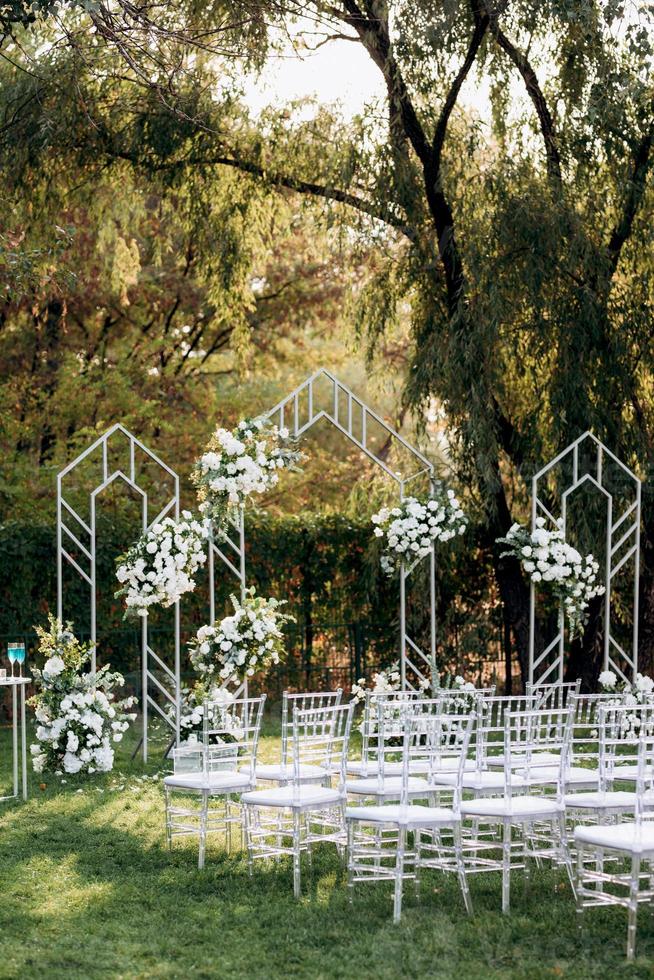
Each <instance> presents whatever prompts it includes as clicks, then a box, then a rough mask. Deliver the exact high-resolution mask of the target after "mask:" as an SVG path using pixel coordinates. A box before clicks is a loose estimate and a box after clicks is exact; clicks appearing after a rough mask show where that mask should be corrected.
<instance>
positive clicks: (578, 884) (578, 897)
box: [573, 841, 584, 937]
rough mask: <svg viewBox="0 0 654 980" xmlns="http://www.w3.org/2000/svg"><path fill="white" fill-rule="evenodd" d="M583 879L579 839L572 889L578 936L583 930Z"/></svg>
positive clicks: (581, 851)
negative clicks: (574, 879)
mask: <svg viewBox="0 0 654 980" xmlns="http://www.w3.org/2000/svg"><path fill="white" fill-rule="evenodd" d="M583 880H584V845H583V844H582V842H581V841H578V843H577V875H576V881H575V887H574V889H573V891H574V895H575V902H576V908H577V932H578V934H579V937H581V936H582V935H583V930H584V896H583V887H584V885H583Z"/></svg>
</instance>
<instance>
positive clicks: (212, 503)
mask: <svg viewBox="0 0 654 980" xmlns="http://www.w3.org/2000/svg"><path fill="white" fill-rule="evenodd" d="M302 459H303V454H302V453H301V452H299V451H298V450H297V449H295V448H294V446H293V445H292V444H291V443H290V442H289V433H288V429H279V428H278V427H277V426H276V425H273V424H272V422H270V421H269V420H268V419H265V418H254V419H243V420H242V421H241V422H239V423H238V425H237V427H236V429H234V430H233V431H229V429H216V431H215V432H214V434H213V436H212V437H211V440H210V442H209V445H208V447H207V451H206V452H205V453H204V454H203V455H202V456H201V457H200V459H199V460H198V461H197V462H196V464H195V467H194V469H193V473H192V474H191V479H192V481H193V483H194V484H195V486H196V487H197V490H198V499H199V501H200V512H201V513H202V514H203V515H204V516H205V517H207V518H209V519H210V520H212V521H213V522H214V525H215V526H216V528H218V529H220V528H222V527H224V526H225V523H226V522H227V520H228V518H229V514H230V511H231V510H233V509H234V508H237V507H239V506H241V505H242V504H244V503H245V501H246V500H247V499H248V497H250V495H251V494H254V493H257V494H260V493H265V492H266V491H267V490H270V489H271V488H272V487H274V486H276V485H277V483H278V482H279V473H280V471H281V470H288V469H295V468H297V466H298V464H299V463H300V461H301V460H302Z"/></svg>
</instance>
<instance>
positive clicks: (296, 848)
mask: <svg viewBox="0 0 654 980" xmlns="http://www.w3.org/2000/svg"><path fill="white" fill-rule="evenodd" d="M301 832H302V814H301V813H300V811H299V810H293V895H294V896H295V898H299V897H300V835H301Z"/></svg>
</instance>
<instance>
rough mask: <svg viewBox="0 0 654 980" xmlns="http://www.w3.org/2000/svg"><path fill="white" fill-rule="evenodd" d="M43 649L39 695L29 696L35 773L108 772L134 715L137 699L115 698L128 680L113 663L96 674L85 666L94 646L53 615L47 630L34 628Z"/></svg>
mask: <svg viewBox="0 0 654 980" xmlns="http://www.w3.org/2000/svg"><path fill="white" fill-rule="evenodd" d="M36 632H37V635H38V637H39V651H40V653H41V654H42V655H43V656H45V658H46V660H45V663H44V665H43V667H42V669H39V668H37V667H33V668H32V673H33V676H34V681H35V684H36V688H37V691H36V694H34V695H33V697H31V698H30V701H29V703H30V705H31V706H32V707H33V708H34V709H35V713H36V720H37V722H38V725H37V729H36V738H37V741H36V742H35V743H34V744H33V745H31V746H30V751H31V753H32V766H33V767H34V771H35V772H52V773H55V774H56V775H58V776H62V775H64V774H65V773H68V774H74V773H80V774H87V773H94V772H109V771H110V770H111V769H113V764H114V743H117V742H120V741H121V740H122V737H123V733H124V732H125V731H126V729H127V728H129V724H130V722H131V721H133V720H134V718H135V717H136V715H134V714H130V713H129V712H128V709H129V708H131V707H132V705H133V703H134V698H122V699H120V700H116V693H115V692H116V690H117V689H118V688H120V687H122V686H123V685H124V683H125V681H124V679H123V677H122V675H121V674H119V673H117V672H113V673H112V672H110V670H109V665H106V666H105V667H101V668H100V670H98V671H96V672H95V673H92V672H89V671H87V670H84V669H83V668H84V667H85V665H86V664H87V663H88V661H89V659H90V656H91V648H92V647H91V645H90V644H86V645H85V644H82V643H80V642H79V640H77V638H76V637H75V636H74V634H73V632H72V624H70V623H67V624H66V626H65V627H64V625H63V624H62V623H61V622H60V620H58V619H56V618H55V617H53V616H50V617H49V629H47V630H46V629H44V628H42V627H37V628H36Z"/></svg>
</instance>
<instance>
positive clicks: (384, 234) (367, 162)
mask: <svg viewBox="0 0 654 980" xmlns="http://www.w3.org/2000/svg"><path fill="white" fill-rule="evenodd" d="M171 9H172V10H173V11H174V13H173V14H171V17H173V18H175V17H176V18H177V19H178V24H181V25H182V27H183V32H182V34H177V35H176V36H175V38H174V39H173V38H172V37H171V36H170V35H168V36H167V37H165V38H163V37H161V38H160V42H161V43H160V44H159V45H158V46H157V54H158V57H159V58H160V65H159V70H158V72H155V73H154V74H153V72H152V71H151V67H152V65H151V60H152V59H151V55H150V54H149V53H148V55H147V57H146V58H145V59H144V62H141V61H139V59H138V56H136V57H135V55H134V52H133V51H132V52H131V53H130V56H129V57H128V58H125V57H124V56H122V55H121V54H120V45H119V44H116V43H114V45H113V47H112V48H111V50H112V56H113V57H116V58H118V59H119V60H120V63H121V64H122V66H123V71H122V73H121V72H119V71H118V69H117V67H116V64H117V62H114V68H113V69H112V71H113V73H114V77H113V78H112V79H111V84H112V85H114V86H115V84H116V77H115V75H116V74H119V73H120V74H121V77H126V78H127V79H129V82H124V84H125V85H126V86H127V90H129V86H130V84H131V85H132V86H133V88H132V90H131V92H132V94H131V95H130V96H128V98H127V103H125V100H123V101H121V104H120V112H117V111H114V112H113V113H112V110H111V108H110V107H109V109H106V104H105V103H102V105H101V107H100V109H99V110H98V109H93V111H92V112H91V113H90V118H91V121H92V124H91V125H89V119H88V118H87V119H84V118H83V114H82V113H80V112H79V111H78V109H79V107H78V105H75V104H73V103H72V102H71V109H70V112H71V117H70V120H69V121H68V123H67V125H66V127H65V131H66V135H67V136H68V134H69V133H70V138H71V146H74V147H75V148H76V152H80V151H79V149H78V147H80V146H81V147H83V149H82V151H81V152H82V153H83V152H86V153H87V155H88V158H89V159H91V160H95V161H98V160H100V159H104V160H107V159H108V158H113V159H118V160H123V161H125V162H127V161H129V162H131V163H135V162H136V161H137V160H139V161H145V162H146V163H147V167H148V168H149V172H150V174H152V173H156V174H159V175H161V178H162V179H165V180H167V181H169V182H174V180H175V175H176V174H179V172H180V168H184V167H189V168H192V172H193V173H197V174H198V175H199V174H200V173H204V174H209V173H211V174H214V173H219V174H221V180H222V179H223V178H224V179H229V178H227V177H226V175H233V174H234V172H238V173H240V174H242V175H247V177H248V178H250V179H251V183H250V184H248V187H249V188H250V187H253V188H254V187H256V190H254V189H253V190H252V193H257V194H261V195H263V196H264V198H265V199H266V200H267V197H266V195H267V194H269V193H270V192H271V191H277V192H279V193H280V194H283V195H286V194H287V193H288V192H289V191H291V192H295V194H296V195H299V196H300V197H301V198H302V199H304V200H311V201H314V202H322V205H323V209H324V210H323V212H322V213H323V216H324V218H325V221H326V223H327V224H330V225H331V228H332V231H333V233H335V232H336V231H337V230H340V232H341V235H342V236H345V238H346V239H347V240H348V242H349V243H351V244H353V245H354V246H358V247H359V248H360V249H361V250H363V251H366V252H367V253H368V254H369V253H370V250H371V249H373V250H374V256H375V259H374V263H373V264H372V266H371V267H370V268H369V275H367V276H366V277H365V279H364V280H363V281H362V282H361V284H360V287H359V288H358V290H356V293H357V296H356V298H357V302H356V303H355V304H354V305H353V306H352V307H351V316H352V319H353V322H354V323H355V325H356V327H357V329H358V331H359V333H360V334H361V336H362V337H365V338H366V340H367V343H368V347H369V351H370V354H371V356H374V355H375V352H376V351H378V350H379V344H380V342H381V341H382V340H383V339H384V338H386V342H388V338H389V336H391V335H392V332H393V331H394V330H397V329H398V324H399V325H400V329H406V328H407V327H408V329H409V331H410V336H411V341H412V355H411V363H410V365H409V368H408V370H407V373H406V385H405V403H406V405H407V406H410V407H411V408H412V409H413V410H414V411H416V412H417V413H418V414H419V415H421V414H422V413H423V412H424V411H425V409H426V408H427V406H433V405H434V404H436V405H438V406H441V407H442V408H443V410H444V412H445V416H446V419H447V425H448V431H449V440H450V448H451V452H452V455H453V459H454V463H455V466H456V470H457V474H458V476H459V478H460V481H461V483H462V484H463V485H464V486H466V487H467V488H468V491H469V494H470V496H471V498H472V499H473V500H475V501H476V502H478V503H479V509H480V513H481V515H482V521H483V524H484V527H485V531H484V534H483V544H484V547H485V552H486V554H487V555H489V556H492V560H493V564H494V570H495V575H496V577H497V582H498V585H499V589H500V593H501V596H502V600H503V602H504V606H505V609H506V615H507V621H508V624H509V625H510V627H511V629H512V631H513V635H514V639H515V641H516V645H517V649H518V653H519V655H520V657H521V661H522V663H523V665H524V662H525V655H526V637H527V615H526V610H527V587H526V583H525V582H524V580H523V578H522V576H521V573H520V570H519V568H518V566H517V564H516V563H515V562H512V561H511V560H501V559H500V558H499V555H498V552H497V549H494V547H493V542H494V539H495V538H496V537H497V536H498V535H499V534H502V533H505V532H506V530H507V528H508V526H509V525H510V523H511V522H512V520H513V519H515V518H520V517H523V516H525V506H526V498H527V485H526V483H525V482H524V478H525V476H527V475H528V474H530V473H532V472H533V471H534V470H535V469H537V468H538V467H539V465H540V464H541V463H542V461H543V459H544V458H547V457H549V456H550V454H552V453H553V452H554V451H556V450H558V449H560V448H562V447H563V446H564V445H565V444H566V443H567V442H569V441H570V440H571V439H572V438H574V437H576V436H578V435H579V434H580V433H581V432H582V431H584V430H585V429H587V428H591V429H592V430H593V431H594V432H595V433H596V434H597V435H598V436H600V437H601V438H603V439H604V440H605V441H606V442H607V443H608V444H609V445H610V446H611V447H612V448H613V449H614V450H615V451H616V452H617V453H618V455H620V456H621V457H622V458H624V459H625V461H626V462H627V463H629V464H632V465H633V466H635V467H636V468H637V469H639V470H640V472H641V474H642V475H648V474H650V473H651V471H652V461H653V460H654V429H653V425H654V419H653V408H652V405H653V402H652V368H653V364H652V360H653V358H654V344H652V334H651V322H652V259H651V256H652V234H653V232H652V227H653V223H652V220H651V217H652V186H651V183H652V182H651V169H652V160H653V158H654V147H653V145H652V144H653V142H654V94H653V91H652V83H651V78H652V44H653V43H654V40H653V39H654V30H653V25H652V17H653V14H652V10H651V6H650V5H649V4H646V3H644V2H637V3H633V4H629V5H626V4H624V3H618V2H616V0H602V2H601V3H596V2H594V0H553V2H547V3H544V4H533V3H530V2H527V0H516V2H514V3H511V4H495V3H491V2H489V0H448V2H447V3H442V2H435V0H393V2H383V0H342V2H340V0H337V2H333V3H329V4H325V3H322V2H321V0H305V2H302V3H295V2H291V0H289V2H284V0H282V2H277V0H275V2H271V3H261V4H257V5H256V9H255V8H254V7H253V6H252V5H248V4H238V5H234V10H238V11H239V13H240V14H241V16H242V17H243V18H244V20H245V21H247V23H248V25H249V26H250V30H248V31H245V32H244V33H243V43H242V44H240V41H239V36H238V32H231V33H230V31H229V28H228V29H227V30H226V31H225V32H223V34H222V38H221V43H222V44H223V45H231V46H232V47H231V49H230V54H231V56H232V57H231V61H230V68H229V70H230V71H231V72H232V73H233V74H235V75H236V76H237V75H238V70H239V66H240V68H241V70H245V69H247V68H250V67H252V66H256V65H259V64H261V62H262V59H263V58H264V57H265V54H266V51H267V46H268V45H270V44H271V43H273V42H274V34H271V33H270V32H269V31H267V27H269V26H270V25H272V27H273V28H279V27H281V28H283V29H284V30H285V31H286V32H288V33H291V34H293V33H294V32H295V34H296V35H297V32H298V31H302V30H305V31H307V23H308V24H309V28H310V30H312V31H316V32H317V33H318V36H319V38H320V39H324V40H328V39H329V38H331V37H338V36H343V35H347V36H348V37H349V38H351V39H352V41H353V43H354V44H356V45H357V47H358V49H359V50H360V51H362V52H363V54H364V55H365V56H367V57H368V58H370V60H371V61H372V62H373V64H374V65H375V66H376V67H377V69H378V70H379V72H380V79H381V80H382V82H383V85H384V89H385V93H386V97H385V104H384V105H383V106H381V107H379V106H378V107H376V109H373V108H372V107H371V109H370V111H369V112H367V113H364V114H362V116H361V117H359V118H356V119H354V120H352V121H350V122H344V121H343V120H342V119H340V118H339V117H338V116H337V115H336V114H334V113H333V112H332V111H331V110H330V109H329V108H328V107H320V108H319V109H318V110H317V111H316V113H315V115H314V116H313V117H312V118H310V119H307V117H306V115H304V116H300V117H298V116H296V115H294V114H293V112H292V111H289V109H288V108H287V107H285V108H283V109H281V110H280V111H277V112H274V111H271V112H269V113H267V114H266V115H264V116H263V117H262V118H260V119H259V120H258V121H256V125H255V124H253V122H252V121H251V120H249V119H248V118H247V116H246V115H245V114H244V112H243V111H242V109H240V108H239V102H238V98H237V97H235V95H234V92H235V91H237V88H238V86H236V87H235V85H234V84H231V85H230V84H224V85H222V86H221V84H220V81H221V80H222V81H223V82H225V78H224V72H225V71H227V70H228V69H227V67H226V63H225V61H224V60H222V61H221V60H220V58H218V59H215V58H214V59H211V58H207V59H203V58H199V57H197V49H196V48H195V47H194V46H193V40H194V39H196V38H197V32H198V30H199V28H200V27H201V25H202V24H204V25H205V26H213V27H214V28H216V29H217V28H218V27H219V26H223V27H224V25H225V21H224V18H222V19H221V18H220V17H216V14H215V10H213V9H210V8H207V9H206V10H197V9H194V10H190V9H188V8H186V7H184V6H183V5H177V4H173V5H171ZM262 15H263V16H262ZM212 18H213V19H212ZM299 18H301V19H299ZM76 24H77V33H76V34H75V37H76V39H77V43H78V46H79V47H78V49H77V51H78V54H79V52H80V51H81V52H85V56H86V58H87V59H88V58H89V57H90V56H91V55H92V54H93V52H94V50H95V48H96V47H97V45H98V44H99V43H100V42H98V41H97V40H89V36H88V35H86V34H85V33H84V23H83V18H82V19H80V20H79V21H78V22H76ZM282 33H283V32H282ZM107 36H108V35H105V39H106V37H107ZM184 37H186V38H187V39H188V45H186V47H185V45H184V43H183V41H184ZM307 37H309V38H310V39H311V43H316V37H315V35H314V36H313V37H312V38H311V35H310V33H309V31H307ZM113 41H114V42H116V36H115V34H114V37H113ZM237 56H238V57H239V58H240V60H236V59H237ZM51 57H55V55H52V56H51ZM71 70H72V71H73V73H74V75H75V77H76V75H77V74H78V73H79V71H80V67H79V62H78V64H77V66H76V67H75V68H73V69H71ZM211 72H218V73H219V74H220V73H223V74H220V79H218V80H217V81H216V82H215V83H214V85H213V87H212V86H211V85H209V84H208V83H207V78H208V75H207V73H209V74H210V73H211ZM110 75H111V72H109V76H110ZM109 76H106V77H109ZM163 78H165V81H166V84H165V85H164V84H163V81H162V80H163ZM23 84H24V85H27V86H28V88H29V86H30V85H33V82H23ZM471 86H478V87H479V89H480V91H482V92H483V91H487V92H488V105H487V110H486V111H484V112H482V113H478V112H476V111H473V110H472V109H470V108H469V107H468V108H466V99H465V94H466V89H468V90H469V88H470V87H471ZM209 93H211V95H210V94H209ZM217 93H219V94H217ZM84 104H85V105H86V103H84ZM125 104H127V105H128V106H129V112H130V124H128V125H125V122H124V111H125ZM113 105H114V107H115V106H116V103H113ZM19 115H20V116H21V118H22V117H23V116H24V115H25V114H24V113H23V112H21V113H20V114H19ZM98 115H99V116H100V117H101V120H102V121H101V123H100V124H98ZM27 116H28V117H31V113H30V112H29V111H28V112H27ZM121 120H122V124H121ZM17 125H19V124H18V123H17ZM50 138H51V136H50V130H49V129H48V127H47V126H44V125H43V122H42V121H41V123H40V124H37V125H36V126H35V128H34V131H33V134H32V137H31V138H30V140H29V143H30V145H32V146H34V143H35V142H36V143H38V141H39V139H40V140H42V141H43V142H44V144H45V143H47V142H49V140H50ZM32 152H33V151H32ZM164 175H165V176H164ZM283 200H287V198H286V197H285V196H283ZM235 205H236V206H235V208H234V210H235V211H236V212H237V213H238V199H237V200H236V202H235ZM271 207H273V208H274V207H275V206H274V205H271ZM130 241H131V239H130V238H127V237H125V247H126V251H125V249H123V250H122V251H123V260H121V262H120V263H119V266H120V267H121V268H122V267H123V266H126V267H129V263H128V262H127V261H126V256H127V252H128V251H129V249H130ZM121 248H122V247H121ZM119 278H120V275H119ZM127 288H128V295H129V287H127ZM644 532H645V533H644V557H645V561H644V562H643V565H642V567H643V573H642V576H643V578H642V594H643V600H644V601H643V602H642V605H641V609H642V631H641V637H642V645H643V647H644V652H645V653H646V654H649V655H650V656H651V653H652V650H653V649H654V562H653V561H652V560H651V558H652V553H653V552H654V499H653V497H652V492H651V490H650V489H649V487H648V488H647V491H646V495H645V520H644ZM585 642H586V650H587V652H588V654H590V655H591V656H590V657H588V658H587V659H588V661H589V666H588V670H589V673H590V674H591V675H592V673H593V671H595V672H596V670H597V658H596V657H595V654H594V650H595V649H596V635H595V631H594V630H591V631H590V633H589V635H587V637H586V641H585Z"/></svg>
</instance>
